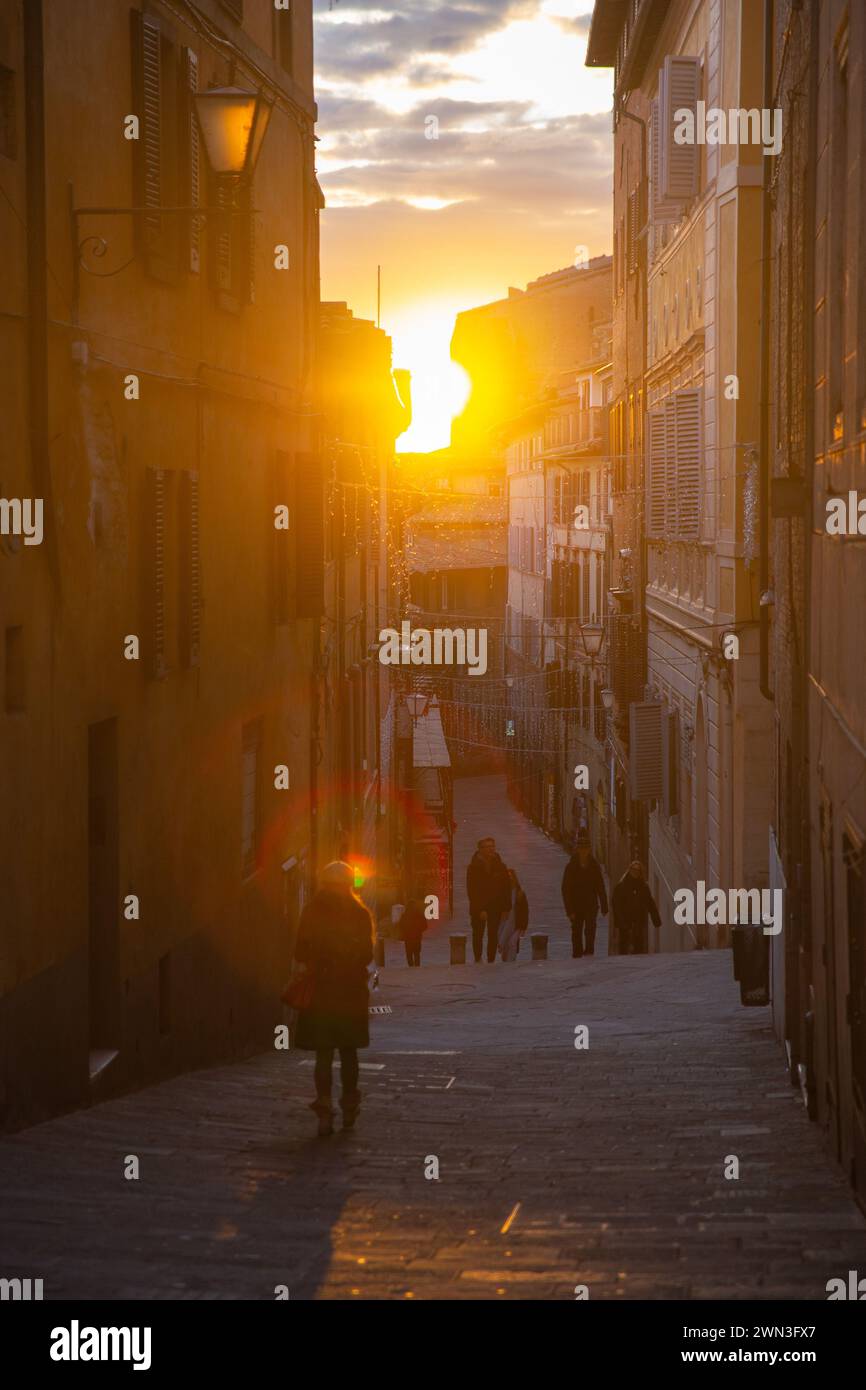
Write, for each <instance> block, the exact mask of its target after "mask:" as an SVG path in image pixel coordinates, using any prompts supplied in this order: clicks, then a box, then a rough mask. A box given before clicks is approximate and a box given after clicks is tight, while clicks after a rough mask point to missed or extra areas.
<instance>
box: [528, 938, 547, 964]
mask: <svg viewBox="0 0 866 1390" xmlns="http://www.w3.org/2000/svg"><path fill="white" fill-rule="evenodd" d="M530 940H531V942H532V959H533V960H547V937H546V936H543V935H542V934H541V933H540V932H533V934H532V936H531V937H530Z"/></svg>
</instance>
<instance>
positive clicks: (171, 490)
mask: <svg viewBox="0 0 866 1390" xmlns="http://www.w3.org/2000/svg"><path fill="white" fill-rule="evenodd" d="M145 522H146V529H147V546H146V568H147V573H146V579H145V593H146V599H147V612H146V615H145V633H146V638H145V644H146V651H145V653H144V655H145V657H146V661H147V668H146V669H147V670H148V671H149V673H150V675H151V677H153V678H154V679H157V680H159V679H161V678H162V677H163V676H165V675H166V674H167V673H168V671H170V670H172V669H173V668H175V667H177V666H186V667H189V666H197V665H198V662H199V652H200V641H201V548H200V535H199V496H198V474H197V473H192V472H187V471H185V470H182V469H164V468H149V469H148V470H147V478H146V505H145Z"/></svg>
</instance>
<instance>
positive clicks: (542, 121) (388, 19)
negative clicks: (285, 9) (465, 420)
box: [315, 0, 613, 450]
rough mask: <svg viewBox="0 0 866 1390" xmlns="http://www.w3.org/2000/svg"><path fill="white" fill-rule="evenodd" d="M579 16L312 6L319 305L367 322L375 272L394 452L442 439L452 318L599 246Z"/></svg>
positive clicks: (594, 137)
mask: <svg viewBox="0 0 866 1390" xmlns="http://www.w3.org/2000/svg"><path fill="white" fill-rule="evenodd" d="M329 4H330V5H331V8H330V9H329ZM590 11H591V3H590V0H391V3H385V0H316V4H315V18H316V35H315V37H316V70H317V100H318V103H319V124H318V135H319V141H320V143H319V146H318V169H319V179H320V182H321V184H322V188H323V190H324V193H325V197H326V199H327V208H326V210H325V212H324V213H323V215H322V296H323V298H325V299H340V300H346V301H348V303H349V305H350V307H351V308H352V309H353V310H354V311H355V313H356V314H357V315H359V316H360V317H364V318H375V315H376V266H377V264H381V266H382V327H383V328H384V329H385V330H386V331H387V332H388V333H390V334H391V336H392V338H393V341H394V364H395V366H400V367H408V368H409V369H410V371H411V372H412V374H413V398H414V414H415V419H414V422H413V425H412V429H411V430H410V431H408V433H407V434H405V435H403V437H402V439H401V440H400V441H399V447H400V448H401V449H418V450H425V449H435V448H439V447H441V446H442V445H443V444H447V442H448V430H449V425H450V419H451V415H452V414H453V413H455V411H456V410H458V409H459V407H460V405H461V404H462V395H463V393H464V391H465V383H464V382H462V381H461V380H460V377H461V373H460V372H459V369H458V368H456V367H455V366H454V365H453V364H452V363H450V361H449V351H448V345H449V341H450V337H451V330H452V327H453V323H454V315H455V314H456V313H457V311H458V310H460V309H466V308H471V307H472V306H474V305H476V304H483V303H485V302H487V301H488V300H491V299H498V298H500V297H501V296H502V295H504V294H506V293H507V291H508V286H509V285H519V286H521V287H523V286H524V285H525V284H526V282H527V281H528V280H532V279H534V278H535V277H536V276H538V275H543V274H545V273H547V272H548V271H552V270H558V269H560V268H561V267H563V266H567V265H571V264H573V263H574V260H575V256H576V254H579V253H578V252H577V248H578V247H587V248H588V253H589V255H590V256H594V255H598V254H600V253H602V252H609V251H610V246H611V212H610V208H611V159H612V149H613V137H612V134H611V118H610V107H611V82H612V77H611V74H610V73H609V72H605V71H602V72H592V71H590V70H588V69H587V68H585V67H584V55H585V49H586V34H587V29H588V24H589V14H590ZM433 118H435V120H434V119H433ZM434 134H435V135H436V136H437V137H438V138H430V137H431V136H432V135H434Z"/></svg>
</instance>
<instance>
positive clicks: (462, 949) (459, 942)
mask: <svg viewBox="0 0 866 1390" xmlns="http://www.w3.org/2000/svg"><path fill="white" fill-rule="evenodd" d="M448 940H449V941H450V942H451V964H452V965H465V964H466V937H465V936H449V938H448Z"/></svg>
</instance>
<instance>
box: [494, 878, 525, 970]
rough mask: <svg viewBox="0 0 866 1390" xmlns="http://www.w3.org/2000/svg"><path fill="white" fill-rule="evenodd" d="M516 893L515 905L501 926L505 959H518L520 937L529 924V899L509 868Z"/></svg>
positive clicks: (500, 945)
mask: <svg viewBox="0 0 866 1390" xmlns="http://www.w3.org/2000/svg"><path fill="white" fill-rule="evenodd" d="M508 877H509V879H510V880H511V887H512V891H513V893H514V907H513V910H512V912H511V914H510V916H508V917H506V918H505V919H504V921H503V922H502V924H501V926H500V928H499V954H500V955H501V956H502V959H503V960H517V953H518V951H519V950H520V938H521V937H522V936H524V935H525V934H526V928H527V927H528V926H529V900H528V899H527V896H526V894H525V893H524V891H523V889H522V888H521V886H520V880H519V878H518V877H517V874H516V873H515V872H514V870H513V869H509V870H508Z"/></svg>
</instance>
